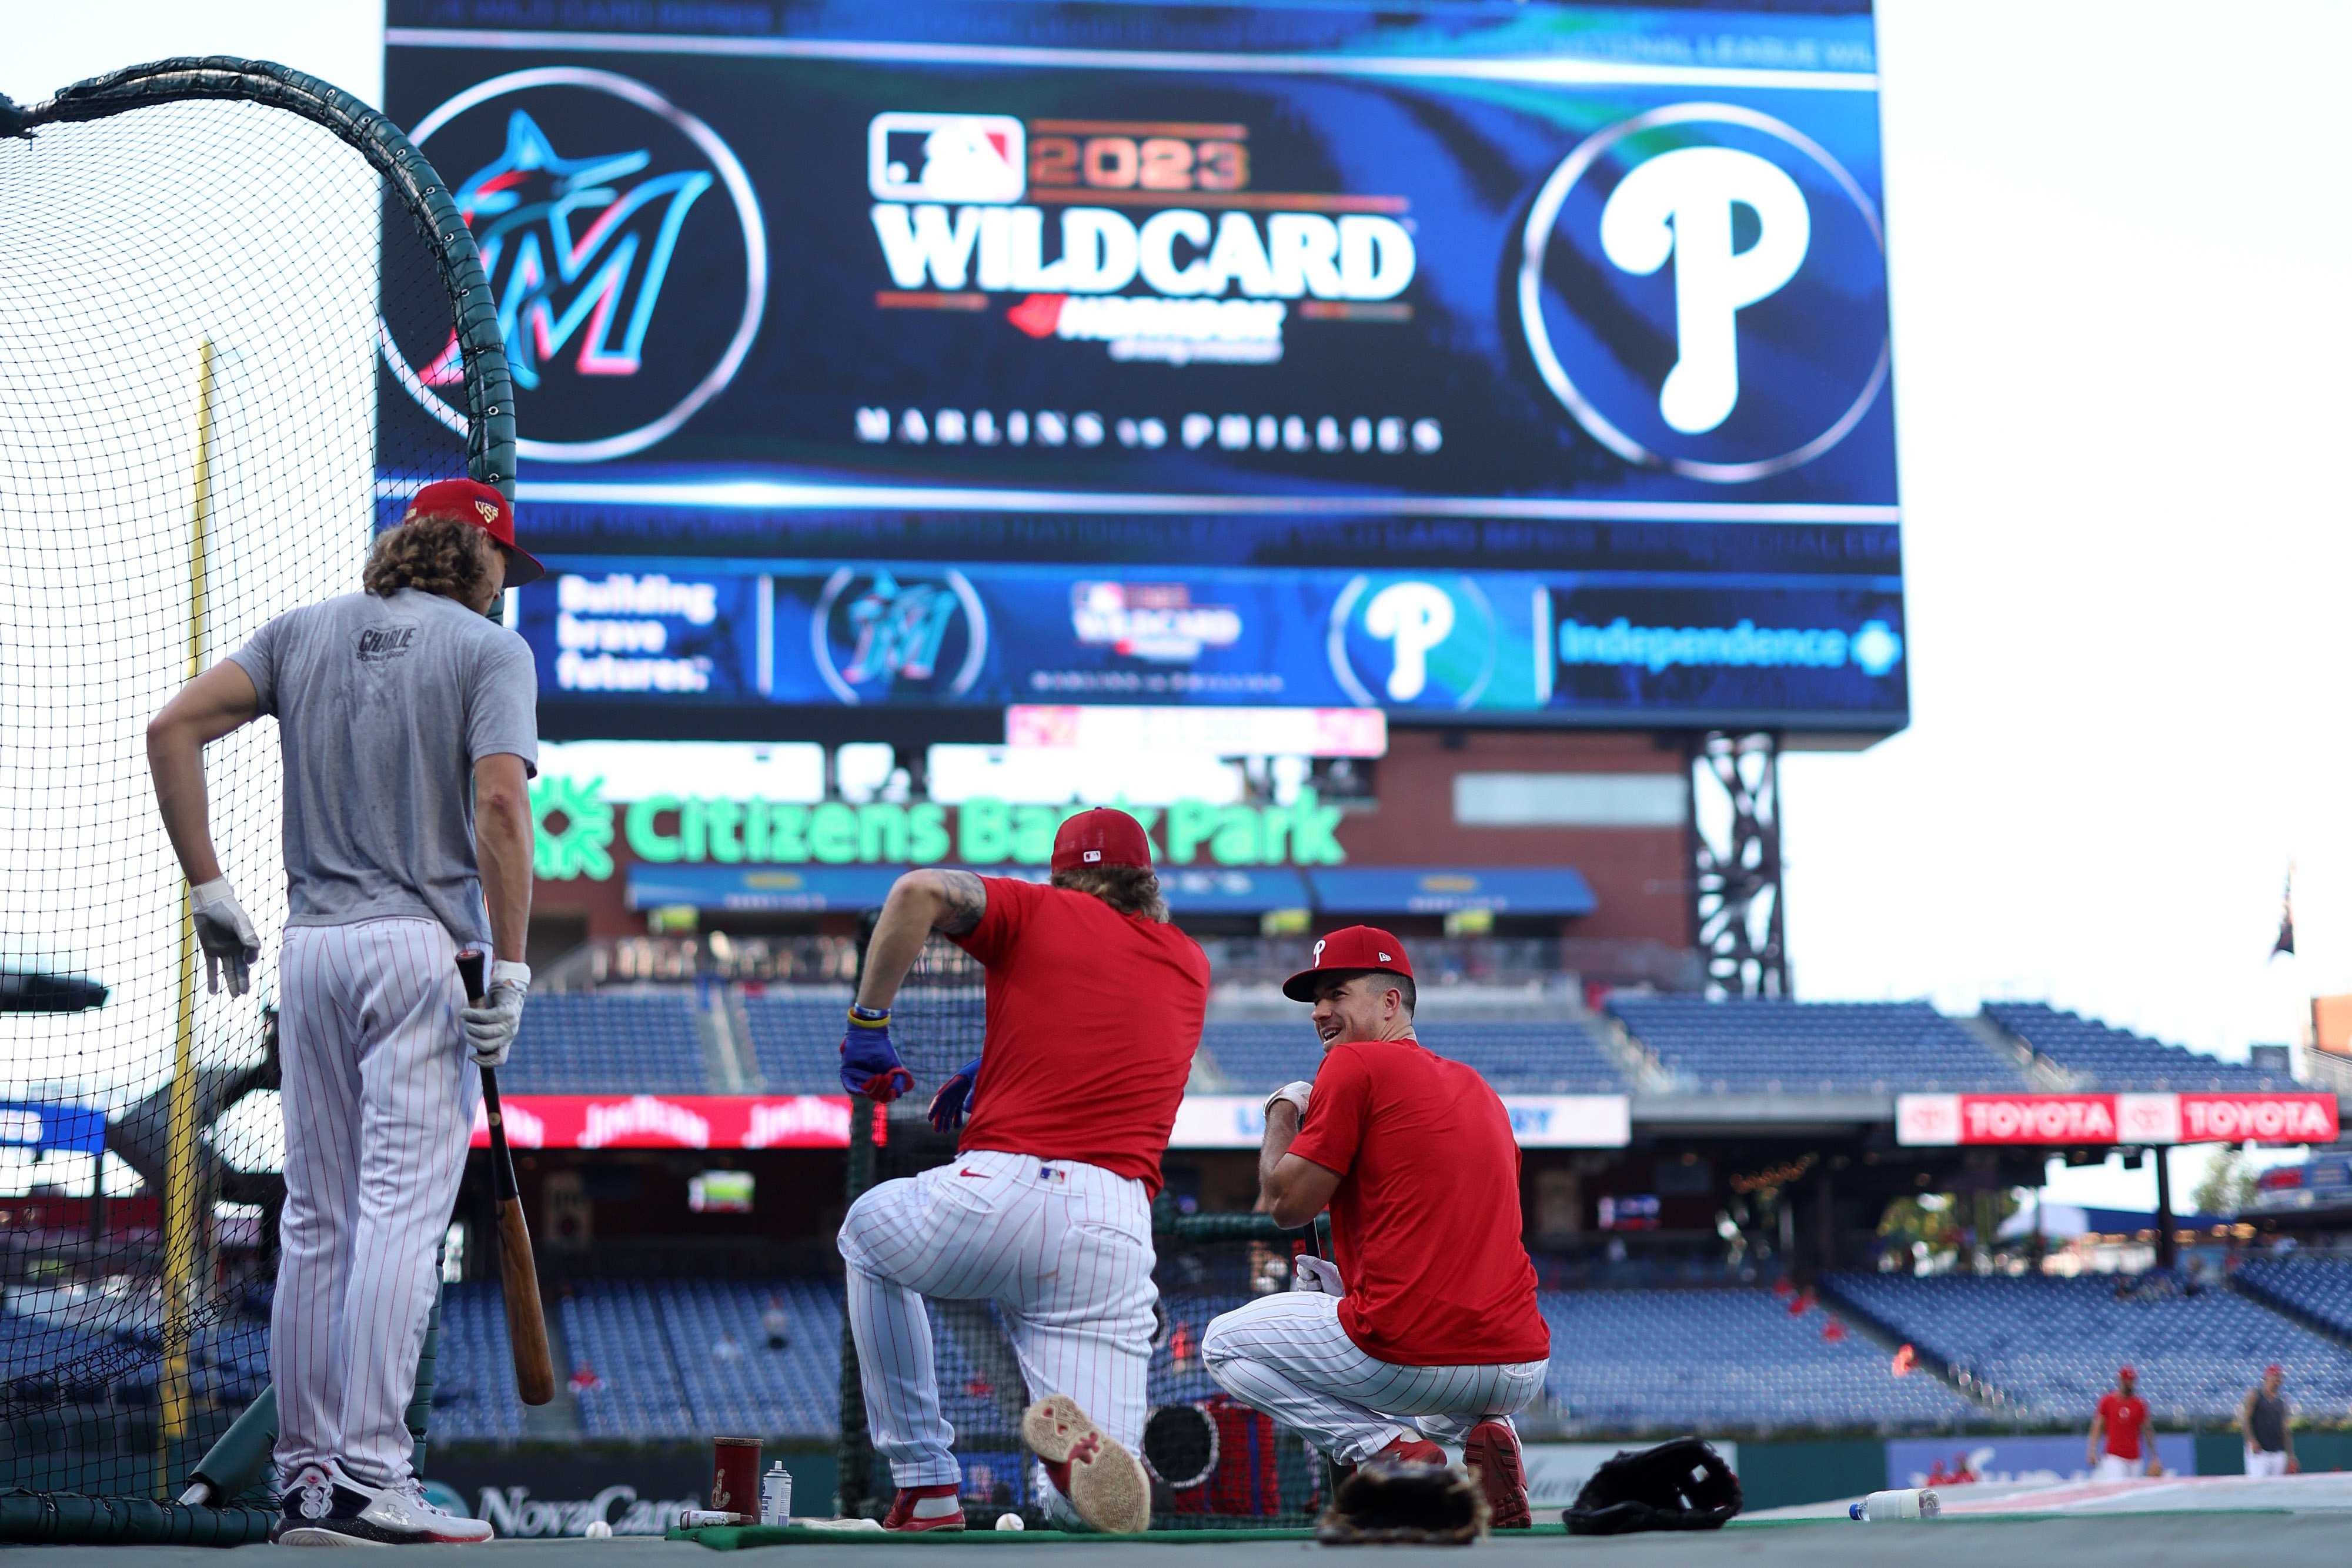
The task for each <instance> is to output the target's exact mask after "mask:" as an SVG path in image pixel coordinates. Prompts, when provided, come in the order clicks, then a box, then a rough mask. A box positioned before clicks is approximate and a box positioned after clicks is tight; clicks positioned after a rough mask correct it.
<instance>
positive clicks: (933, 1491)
mask: <svg viewBox="0 0 2352 1568" xmlns="http://www.w3.org/2000/svg"><path fill="white" fill-rule="evenodd" d="M882 1528H883V1529H885V1530H893V1531H923V1530H961V1529H962V1528H963V1500H962V1499H961V1498H960V1497H958V1496H957V1495H956V1489H955V1488H954V1487H951V1486H942V1487H900V1488H899V1489H898V1496H897V1497H895V1498H893V1499H892V1500H890V1511H889V1512H888V1513H887V1514H885V1515H884V1516H883V1519H882Z"/></svg>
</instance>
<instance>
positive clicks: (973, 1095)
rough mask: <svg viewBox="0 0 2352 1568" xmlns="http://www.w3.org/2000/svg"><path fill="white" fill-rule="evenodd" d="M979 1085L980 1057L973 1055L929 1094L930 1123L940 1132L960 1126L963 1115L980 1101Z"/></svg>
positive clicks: (947, 1131)
mask: <svg viewBox="0 0 2352 1568" xmlns="http://www.w3.org/2000/svg"><path fill="white" fill-rule="evenodd" d="M979 1087H980V1058H978V1057H977V1056H975V1057H973V1058H972V1059H971V1061H967V1062H965V1063H964V1064H963V1065H962V1066H961V1067H959V1068H957V1069H956V1075H955V1076H954V1077H953V1078H950V1079H949V1080H948V1081H947V1082H945V1083H942V1084H940V1092H938V1093H936V1094H934V1095H932V1096H931V1125H932V1126H934V1127H937V1128H938V1129H939V1130H940V1132H942V1133H952V1132H954V1131H955V1130H956V1129H957V1128H958V1127H961V1126H962V1125H963V1119H964V1116H965V1115H966V1114H967V1113H969V1112H971V1109H972V1108H973V1107H974V1106H975V1105H977V1104H978V1103H979V1102H980V1095H979V1093H978V1092H977V1091H978V1089H979Z"/></svg>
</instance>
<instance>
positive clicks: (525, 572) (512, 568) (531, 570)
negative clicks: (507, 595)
mask: <svg viewBox="0 0 2352 1568" xmlns="http://www.w3.org/2000/svg"><path fill="white" fill-rule="evenodd" d="M499 549H502V550H504V551H506V552H507V586H508V587H509V588H520V587H521V586H522V585H523V584H524V583H526V582H537V581H538V580H540V579H541V578H542V577H545V576H546V575H547V568H545V567H543V566H541V565H540V564H539V558H538V557H537V556H535V555H533V554H531V553H530V551H529V550H527V549H523V548H522V547H521V546H520V545H510V544H504V543H501V544H500V545H499Z"/></svg>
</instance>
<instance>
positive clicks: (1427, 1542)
mask: <svg viewBox="0 0 2352 1568" xmlns="http://www.w3.org/2000/svg"><path fill="white" fill-rule="evenodd" d="M1486 1513H1487V1510H1486V1494H1485V1493H1483V1492H1481V1491H1480V1490H1478V1483H1477V1482H1476V1481H1474V1480H1472V1479H1470V1477H1469V1474H1468V1472H1467V1471H1465V1470H1464V1469H1462V1467H1461V1466H1459V1465H1415V1464H1407V1463H1405V1462H1403V1461H1402V1460H1398V1459H1370V1460H1367V1461H1366V1462H1365V1463H1363V1464H1361V1465H1360V1466H1358V1467H1357V1469H1356V1472H1355V1473H1354V1474H1353V1475H1351V1476H1349V1478H1348V1479H1346V1480H1343V1481H1341V1482H1340V1483H1339V1494H1338V1496H1337V1497H1336V1498H1335V1499H1334V1500H1333V1501H1332V1506H1331V1511H1329V1512H1328V1513H1326V1514H1325V1515H1324V1516H1323V1517H1322V1519H1321V1520H1320V1521H1318V1523H1317V1524H1316V1526H1315V1539H1316V1540H1318V1541H1319V1542H1322V1543H1323V1544H1324V1545H1326V1546H1402V1545H1413V1546H1467V1545H1468V1544H1470V1542H1474V1541H1475V1540H1477V1539H1478V1538H1479V1537H1480V1536H1482V1535H1484V1534H1486Z"/></svg>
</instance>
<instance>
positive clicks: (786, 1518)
mask: <svg viewBox="0 0 2352 1568" xmlns="http://www.w3.org/2000/svg"><path fill="white" fill-rule="evenodd" d="M792 1521H793V1473H792V1471H790V1470H788V1469H784V1461H783V1460H782V1459H778V1460H777V1461H776V1462H775V1463H774V1464H772V1465H771V1466H770V1467H769V1468H768V1473H767V1474H766V1475H764V1476H761V1478H760V1522H761V1524H776V1525H784V1524H790V1523H791V1522H792Z"/></svg>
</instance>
